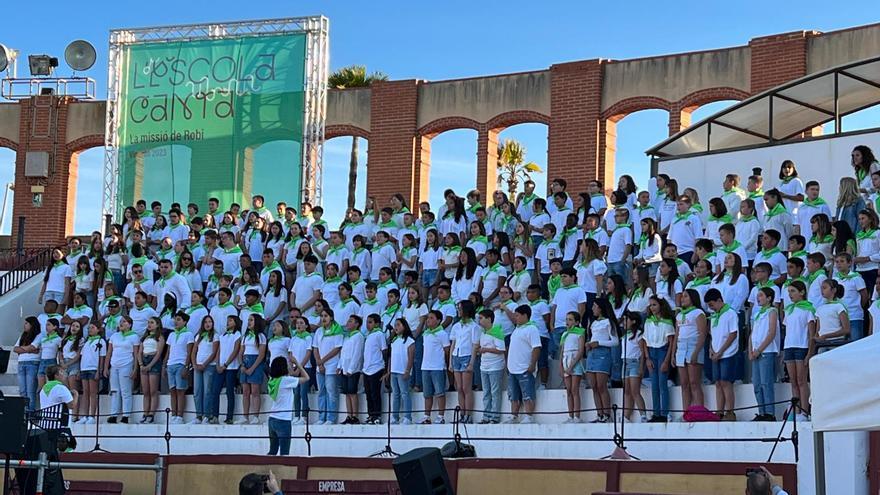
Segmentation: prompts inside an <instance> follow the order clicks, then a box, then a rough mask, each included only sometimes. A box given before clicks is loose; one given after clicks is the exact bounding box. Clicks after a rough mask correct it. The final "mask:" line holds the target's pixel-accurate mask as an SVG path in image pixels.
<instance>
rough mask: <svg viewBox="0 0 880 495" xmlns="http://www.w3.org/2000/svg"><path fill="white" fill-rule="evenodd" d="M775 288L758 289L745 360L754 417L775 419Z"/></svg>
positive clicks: (777, 321) (776, 313)
mask: <svg viewBox="0 0 880 495" xmlns="http://www.w3.org/2000/svg"><path fill="white" fill-rule="evenodd" d="M774 296H775V292H774V291H773V289H772V288H770V287H763V288H761V289H759V290H758V297H757V299H758V309H757V311H755V312H754V314H753V316H752V332H751V334H750V336H749V361H751V363H752V386H753V387H754V389H755V400H756V401H757V403H758V414H757V415H756V416H755V419H754V421H776V414H775V412H774V410H775V409H776V405H775V404H774V402H776V394H775V391H774V387H773V386H774V383H775V382H776V355H777V354H778V353H779V339H778V335H779V331H778V330H779V316H778V312H777V311H776V309H775V307H774V305H773V297H774Z"/></svg>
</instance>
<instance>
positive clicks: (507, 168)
mask: <svg viewBox="0 0 880 495" xmlns="http://www.w3.org/2000/svg"><path fill="white" fill-rule="evenodd" d="M534 172H543V170H541V167H540V166H538V164H537V163H535V162H526V148H525V146H523V145H522V143H520V142H519V141H516V140H513V139H505V140H504V143H503V144H499V145H498V186H499V187H501V185H502V184H504V183H506V184H507V196H508V197H509V198H510V200H511V201H516V190H517V188H518V187H519V183H520V181H523V182H525V181H526V180H530V179H531V178H532V175H531V174H532V173H534Z"/></svg>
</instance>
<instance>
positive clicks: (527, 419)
mask: <svg viewBox="0 0 880 495" xmlns="http://www.w3.org/2000/svg"><path fill="white" fill-rule="evenodd" d="M534 422H535V418H533V417H532V416H531V415H528V414H526V415H525V416H523V417H522V420H520V424H524V425H525V424H531V423H534Z"/></svg>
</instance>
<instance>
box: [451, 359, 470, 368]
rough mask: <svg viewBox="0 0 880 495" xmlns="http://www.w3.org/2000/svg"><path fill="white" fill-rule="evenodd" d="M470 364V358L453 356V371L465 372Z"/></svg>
mask: <svg viewBox="0 0 880 495" xmlns="http://www.w3.org/2000/svg"><path fill="white" fill-rule="evenodd" d="M470 362H471V357H470V356H452V371H465V370H467V367H468V364H470ZM471 371H473V370H471Z"/></svg>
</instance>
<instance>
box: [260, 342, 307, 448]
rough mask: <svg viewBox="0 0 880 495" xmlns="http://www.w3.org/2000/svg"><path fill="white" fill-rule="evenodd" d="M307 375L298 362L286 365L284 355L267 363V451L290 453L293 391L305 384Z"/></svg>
mask: <svg viewBox="0 0 880 495" xmlns="http://www.w3.org/2000/svg"><path fill="white" fill-rule="evenodd" d="M308 381H309V376H308V375H307V374H306V373H305V371H304V370H303V368H302V367H301V366H299V364H298V363H293V364H291V365H290V366H288V363H287V358H286V357H278V358H275V359H274V360H273V361H272V362H271V364H270V365H269V386H268V392H269V398H270V399H271V400H272V404H271V405H270V406H269V453H268V455H275V454H280V455H288V454H290V430H291V423H292V419H293V413H292V412H291V410H290V404H291V403H292V402H293V391H294V390H296V389H299V388H300V387H303V386H305V385H306V382H308Z"/></svg>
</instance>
